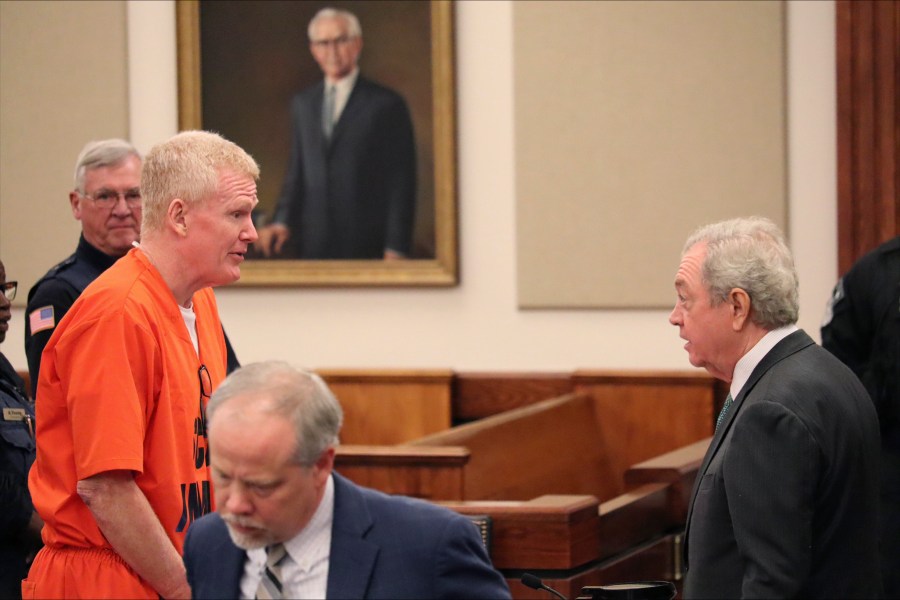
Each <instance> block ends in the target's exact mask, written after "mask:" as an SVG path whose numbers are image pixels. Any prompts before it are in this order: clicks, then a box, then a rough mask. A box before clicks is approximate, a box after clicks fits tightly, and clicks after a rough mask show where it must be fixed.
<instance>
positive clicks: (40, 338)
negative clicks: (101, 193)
mask: <svg viewBox="0 0 900 600" xmlns="http://www.w3.org/2000/svg"><path fill="white" fill-rule="evenodd" d="M117 260H118V257H114V256H109V255H108V254H105V253H103V252H101V251H100V250H97V249H96V248H95V247H93V246H92V245H90V244H89V243H88V241H87V240H86V239H84V235H82V236H81V237H80V239H79V240H78V248H77V249H76V250H75V254H73V255H72V256H70V257H69V258H67V259H66V260H64V261H62V262H61V263H59V264H58V265H56V266H55V267H53V268H52V269H50V270H49V271H47V274H46V275H44V276H43V277H41V278H40V279H39V280H38V282H37V283H35V284H34V286H32V288H31V290H30V291H29V292H28V307H27V308H26V309H25V356H26V358H27V359H28V373H29V375H30V377H31V395H32V397H33V398H36V397H37V384H38V375H39V373H40V368H41V353H42V352H43V351H44V346H46V345H47V342H49V341H50V336H52V335H53V332H54V331H55V330H56V326H57V325H58V324H59V322H60V321H61V320H62V318H63V317H64V316H65V314H66V313H67V312H69V309H70V308H72V305H73V304H74V303H75V300H77V299H78V296H80V295H81V292H83V291H84V288H86V287H87V286H88V285H89V284H90V283H91V282H92V281H94V280H95V279H96V278H97V277H99V276H100V274H101V273H103V271H105V270H106V269H108V268H109V267H111V266H112V265H113V264H114V263H115V262H116V261H117ZM225 346H226V349H227V351H228V372H229V373H231V372H232V371H233V370H234V369H236V368H237V367H239V366H240V363H239V362H238V359H237V356H235V353H234V350H233V349H232V347H231V342H230V341H228V336H227V335H226V336H225Z"/></svg>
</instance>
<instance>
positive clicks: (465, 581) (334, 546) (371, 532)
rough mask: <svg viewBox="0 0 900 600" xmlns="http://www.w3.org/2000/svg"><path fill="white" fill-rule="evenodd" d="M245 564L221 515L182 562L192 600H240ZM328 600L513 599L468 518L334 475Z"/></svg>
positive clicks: (188, 547) (198, 528)
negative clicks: (210, 599) (229, 599)
mask: <svg viewBox="0 0 900 600" xmlns="http://www.w3.org/2000/svg"><path fill="white" fill-rule="evenodd" d="M245 560H246V553H245V552H244V551H243V550H241V549H240V548H238V547H237V546H235V545H234V544H233V543H232V541H231V538H230V537H229V535H228V530H227V529H226V525H225V522H224V521H222V518H221V517H220V516H219V515H218V514H217V513H211V514H209V515H206V516H204V517H203V518H201V519H199V520H197V521H195V522H194V523H193V524H192V525H191V527H190V529H188V533H187V537H186V538H185V542H184V563H185V566H186V568H187V578H188V582H189V583H190V584H191V591H192V594H193V597H194V598H239V597H240V582H241V577H242V575H243V573H244V562H245ZM326 597H327V598H392V599H393V598H482V599H489V598H509V588H507V586H506V581H505V580H504V579H503V576H502V575H500V573H499V572H498V571H496V570H495V569H494V568H493V567H492V566H491V562H490V559H489V558H488V556H487V553H486V551H485V549H484V544H483V542H482V540H481V534H480V533H479V532H478V529H477V528H476V527H475V525H474V524H473V523H472V522H471V521H469V520H468V519H467V518H466V517H463V516H462V515H459V514H457V513H455V512H452V511H450V510H448V509H446V508H442V507H438V506H436V505H434V504H429V503H427V502H424V501H421V500H414V499H411V498H404V497H402V496H387V495H385V494H382V493H381V492H376V491H374V490H370V489H367V488H364V487H360V486H357V485H355V484H354V483H352V482H350V481H348V480H347V479H344V478H343V477H341V476H340V475H338V474H337V473H335V474H334V522H333V524H332V531H331V556H330V558H329V565H328V582H327V590H326Z"/></svg>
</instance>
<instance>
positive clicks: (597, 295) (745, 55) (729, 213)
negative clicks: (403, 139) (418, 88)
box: [513, 0, 787, 308]
mask: <svg viewBox="0 0 900 600" xmlns="http://www.w3.org/2000/svg"><path fill="white" fill-rule="evenodd" d="M513 26H514V29H513V32H514V34H513V36H514V42H513V49H514V58H513V61H514V66H515V69H514V74H515V88H514V89H515V96H514V97H515V103H514V111H515V129H516V147H515V153H516V217H517V220H516V223H517V227H516V233H517V236H516V240H517V249H518V256H517V258H518V260H517V265H518V296H519V305H520V306H522V307H525V308H546V307H556V308H564V307H572V308H594V307H596V308H662V307H665V306H668V305H669V304H670V303H671V300H672V284H671V257H672V256H675V255H677V254H678V253H679V252H680V250H681V246H682V244H683V243H684V239H685V238H686V237H687V235H688V234H689V233H690V232H691V231H693V230H694V228H696V226H697V224H698V223H701V222H707V221H714V220H720V219H725V218H732V217H737V216H743V215H763V216H767V217H769V218H771V219H773V220H774V221H775V222H776V223H778V224H779V225H781V226H784V224H785V222H786V217H787V206H786V202H787V185H786V183H787V182H786V178H785V174H786V168H787V164H786V160H787V156H786V147H785V145H786V144H785V142H786V140H785V114H786V108H787V107H786V105H785V93H784V86H785V72H784V71H785V60H784V5H783V3H781V2H707V1H685V0H681V1H679V2H645V1H634V0H618V1H607V2H580V1H565V2H553V3H547V2H518V3H514V4H513Z"/></svg>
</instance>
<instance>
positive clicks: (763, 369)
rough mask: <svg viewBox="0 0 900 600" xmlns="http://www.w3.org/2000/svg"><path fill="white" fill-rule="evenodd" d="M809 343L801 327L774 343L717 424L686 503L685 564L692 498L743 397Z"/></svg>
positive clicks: (694, 497)
mask: <svg viewBox="0 0 900 600" xmlns="http://www.w3.org/2000/svg"><path fill="white" fill-rule="evenodd" d="M810 344H815V342H814V341H813V340H812V338H810V337H809V336H808V335H807V334H806V332H805V331H803V330H802V329H801V330H799V331H795V332H794V333H792V334H790V335H789V336H787V337H786V338H784V339H783V340H781V341H780V342H778V343H777V344H775V347H774V348H772V349H771V350H769V353H768V354H766V355H765V356H764V357H763V359H762V360H761V361H760V362H759V364H758V365H756V368H755V369H753V373H751V374H750V378H749V379H748V380H747V383H745V384H744V387H743V388H741V391H740V392H739V393H738V396H737V398H735V399H734V401H733V403H732V405H731V409H729V411H728V414H727V415H725V420H724V421H722V425H720V426H719V430H718V431H716V433H715V435H714V436H713V439H712V441H711V442H710V443H709V448H708V449H707V450H706V455H705V456H704V457H703V464H702V465H700V471H698V472H697V479H696V480H695V481H694V487H693V491H692V492H691V503H690V504H689V505H688V506H689V508H688V514H687V520H686V521H685V531H684V539H685V544H684V545H683V552H684V564H685V565H687V538H688V531H689V529H690V524H691V516H692V515H693V513H694V500H695V499H696V497H697V490H698V489H699V487H700V481H701V480H702V479H703V476H704V475H705V474H706V470H707V469H708V468H709V463H710V462H711V461H712V458H713V456H715V455H716V452H718V451H719V446H721V445H722V440H724V439H725V435H726V434H727V433H728V430H729V429H730V428H731V423H732V422H733V421H734V419H735V418H736V417H737V414H738V412H739V411H740V409H741V405H743V403H744V398H746V397H747V394H749V393H750V390H752V389H753V388H754V386H756V384H757V382H759V380H760V379H761V378H762V376H763V375H765V374H766V373H767V372H768V371H769V369H771V368H772V367H773V366H774V365H776V364H777V363H779V362H780V361H782V360H784V359H785V358H787V357H788V356H790V355H791V354H794V353H795V352H798V351H800V350H802V349H803V348H806V347H807V346H809V345H810Z"/></svg>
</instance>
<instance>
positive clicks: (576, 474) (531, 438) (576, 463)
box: [411, 394, 624, 500]
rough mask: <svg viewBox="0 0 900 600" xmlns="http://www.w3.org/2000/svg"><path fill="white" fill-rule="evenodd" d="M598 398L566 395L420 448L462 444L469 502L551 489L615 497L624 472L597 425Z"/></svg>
mask: <svg viewBox="0 0 900 600" xmlns="http://www.w3.org/2000/svg"><path fill="white" fill-rule="evenodd" d="M596 421H597V419H596V417H595V415H594V402H593V400H592V399H591V398H590V397H589V396H588V395H587V394H567V395H565V396H562V397H560V398H553V399H549V400H545V401H543V402H538V403H537V404H532V405H530V406H526V407H522V408H518V409H513V410H510V411H506V412H504V413H501V414H498V415H494V416H493V417H487V418H485V419H481V420H479V421H475V422H473V423H467V424H465V425H459V426H457V427H454V428H452V429H449V430H447V431H443V432H440V433H436V434H432V435H429V436H426V437H424V438H419V439H417V440H415V441H413V442H411V445H416V446H434V445H438V446H463V447H466V448H468V449H469V450H470V451H471V453H472V455H471V458H470V460H469V463H468V464H467V465H466V469H465V470H466V477H465V487H466V489H465V497H466V499H468V500H486V499H504V500H526V499H528V498H533V497H534V496H536V495H539V494H542V493H547V492H549V491H552V492H554V493H559V494H593V495H595V496H597V497H598V498H600V499H606V498H612V497H613V496H615V495H616V493H615V492H614V491H612V490H614V489H616V488H619V487H621V483H620V479H621V474H622V472H624V469H623V471H619V472H616V471H614V470H613V469H612V468H611V462H612V461H611V456H612V455H613V454H614V453H615V451H614V450H613V448H614V446H610V445H609V444H607V443H606V441H605V440H604V438H603V436H602V435H601V434H599V433H598V430H597V429H596Z"/></svg>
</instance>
